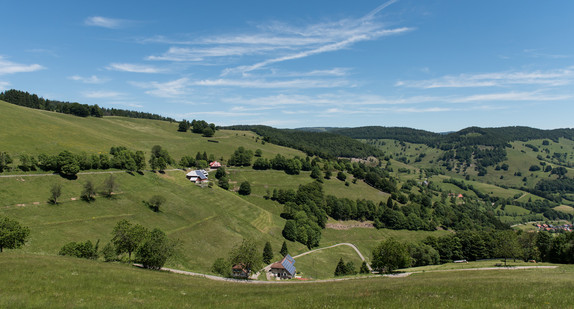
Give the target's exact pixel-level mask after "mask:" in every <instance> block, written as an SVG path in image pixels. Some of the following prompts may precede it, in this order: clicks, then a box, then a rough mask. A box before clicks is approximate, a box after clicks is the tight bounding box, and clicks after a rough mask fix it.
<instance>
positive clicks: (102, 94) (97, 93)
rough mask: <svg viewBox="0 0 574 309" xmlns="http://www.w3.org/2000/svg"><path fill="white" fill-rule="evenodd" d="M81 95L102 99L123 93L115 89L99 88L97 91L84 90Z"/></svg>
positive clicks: (115, 96)
mask: <svg viewBox="0 0 574 309" xmlns="http://www.w3.org/2000/svg"><path fill="white" fill-rule="evenodd" d="M83 95H84V97H86V98H91V99H103V98H117V97H121V96H123V95H124V94H123V93H121V92H116V91H105V90H99V91H89V92H84V93H83Z"/></svg>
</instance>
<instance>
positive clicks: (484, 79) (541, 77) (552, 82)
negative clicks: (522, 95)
mask: <svg viewBox="0 0 574 309" xmlns="http://www.w3.org/2000/svg"><path fill="white" fill-rule="evenodd" d="M573 81H574V67H567V68H564V69H558V70H551V71H531V72H494V73H480V74H460V75H446V76H443V77H439V78H435V79H427V80H418V81H417V80H407V81H398V82H397V83H395V86H399V87H410V88H421V89H432V88H470V87H502V86H510V85H542V86H564V85H569V84H571V83H572V82H573Z"/></svg>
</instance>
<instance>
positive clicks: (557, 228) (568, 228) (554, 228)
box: [534, 223, 574, 232]
mask: <svg viewBox="0 0 574 309" xmlns="http://www.w3.org/2000/svg"><path fill="white" fill-rule="evenodd" d="M534 226H536V228H537V229H538V230H539V231H548V232H561V231H564V232H572V229H574V226H572V224H562V225H552V224H546V223H544V224H540V223H535V224H534Z"/></svg>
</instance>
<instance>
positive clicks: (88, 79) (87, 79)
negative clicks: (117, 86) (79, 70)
mask: <svg viewBox="0 0 574 309" xmlns="http://www.w3.org/2000/svg"><path fill="white" fill-rule="evenodd" d="M68 78H69V79H71V80H75V81H79V82H82V83H85V84H103V83H105V82H107V81H108V79H106V78H100V77H97V76H96V75H92V76H89V77H82V76H79V75H73V76H70V77H68Z"/></svg>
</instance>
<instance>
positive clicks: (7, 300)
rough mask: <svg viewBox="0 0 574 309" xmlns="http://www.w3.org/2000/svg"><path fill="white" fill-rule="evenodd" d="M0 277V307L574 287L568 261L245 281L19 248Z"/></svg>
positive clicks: (532, 301) (507, 292)
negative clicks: (538, 266) (322, 279)
mask: <svg viewBox="0 0 574 309" xmlns="http://www.w3.org/2000/svg"><path fill="white" fill-rule="evenodd" d="M0 275H1V278H2V280H0V296H1V297H0V307H2V308H28V307H36V308H37V307H41V308H62V307H66V308H68V307H80V308H82V307H88V308H93V307H97V308H118V307H139V308H165V307H172V308H198V307H209V308H269V307H275V308H317V307H327V308H477V307H479V308H480V307H490V308H569V307H571V302H572V299H571V292H572V291H571V287H572V286H574V268H573V267H572V266H569V265H568V266H565V265H561V266H559V267H558V268H556V269H524V270H492V271H465V272H460V271H458V272H457V271H448V272H426V273H419V274H414V275H411V276H408V277H404V278H371V279H360V280H346V281H339V282H325V283H288V284H241V283H230V282H218V281H212V280H209V279H205V278H197V277H189V276H184V275H177V274H172V273H164V272H154V271H146V270H141V269H136V268H133V267H129V266H127V265H123V264H106V263H101V262H94V261H87V260H81V259H74V258H62V257H52V256H39V255H29V254H22V253H16V252H7V253H4V254H3V255H2V258H0Z"/></svg>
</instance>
